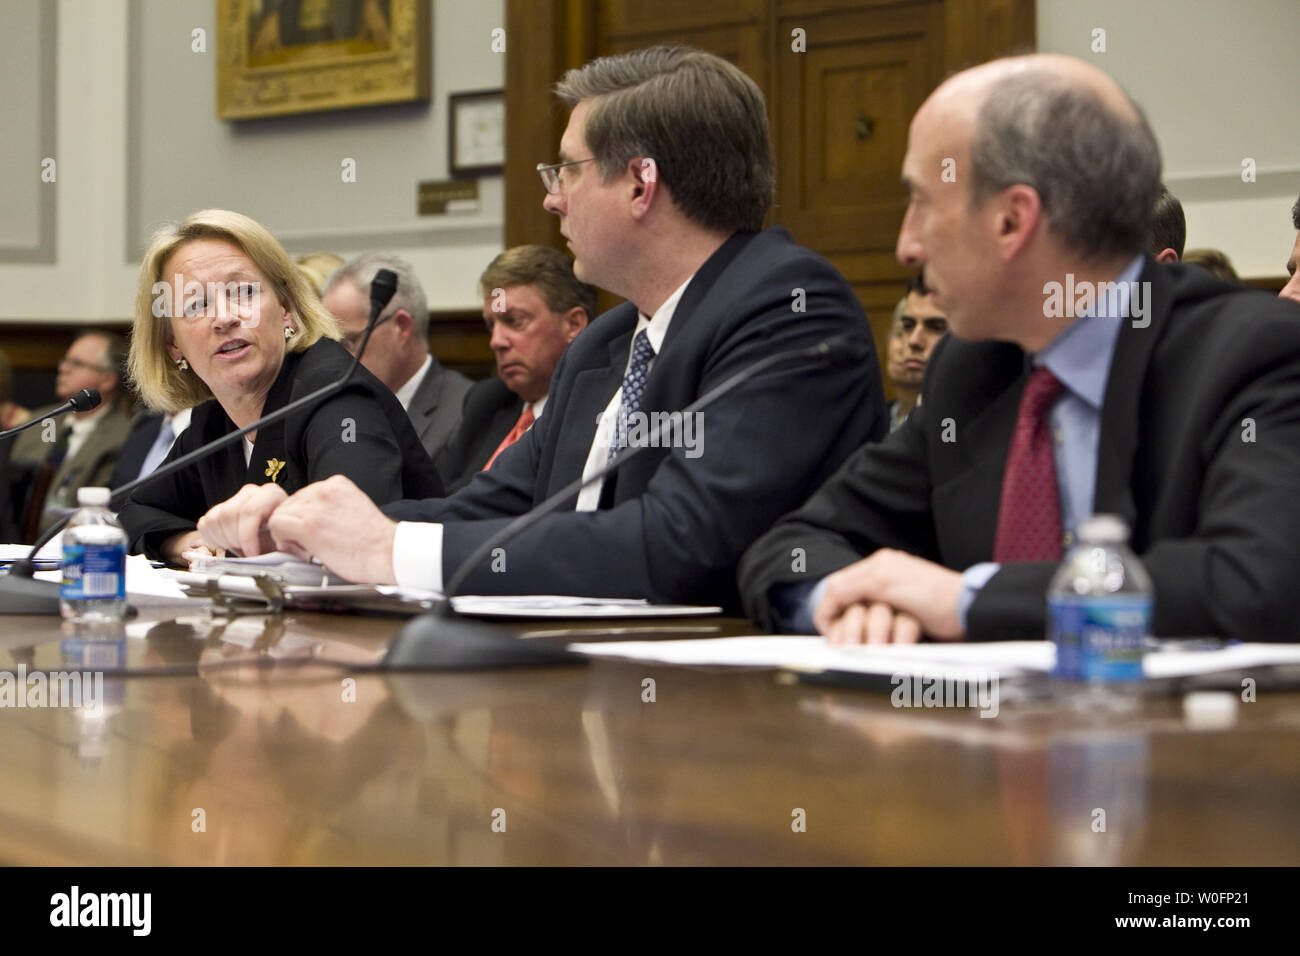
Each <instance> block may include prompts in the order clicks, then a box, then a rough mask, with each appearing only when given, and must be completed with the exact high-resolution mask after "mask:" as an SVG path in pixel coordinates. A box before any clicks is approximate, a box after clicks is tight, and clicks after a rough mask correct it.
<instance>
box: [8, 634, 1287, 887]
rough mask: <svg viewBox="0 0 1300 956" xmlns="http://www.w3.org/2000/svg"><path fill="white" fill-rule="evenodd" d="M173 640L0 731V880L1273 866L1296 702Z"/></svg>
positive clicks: (55, 653)
mask: <svg viewBox="0 0 1300 956" xmlns="http://www.w3.org/2000/svg"><path fill="white" fill-rule="evenodd" d="M173 618H176V612H167V613H162V612H145V614H143V615H142V616H141V618H140V619H138V620H136V621H134V622H132V623H130V624H129V625H128V630H127V636H126V637H125V638H124V640H123V644H124V646H125V649H126V653H127V659H128V661H129V662H130V663H131V664H132V665H135V666H140V667H161V666H165V667H169V668H170V669H171V671H172V672H174V673H173V674H169V675H167V676H157V675H149V676H132V677H126V678H106V679H105V684H104V697H105V699H106V700H107V702H108V703H107V706H106V708H105V711H104V713H103V715H102V716H100V717H94V716H88V715H86V714H85V713H83V712H81V711H79V710H77V709H73V708H16V707H5V708H0V753H3V755H4V773H3V774H2V775H0V863H7V864H76V865H82V864H125V865H132V864H197V865H209V864H218V865H220V864H252V865H260V864H670V865H671V864H768V863H780V864H904V865H912V864H921V865H967V864H1086V865H1091V864H1148V865H1204V864H1216V865H1227V864H1245V865H1252V864H1292V865H1294V864H1296V863H1300V824H1298V822H1297V821H1298V819H1300V810H1298V809H1297V808H1300V694H1298V693H1295V692H1270V691H1267V690H1261V691H1260V693H1259V695H1258V700H1257V701H1255V702H1253V703H1243V704H1241V705H1239V707H1238V716H1237V720H1236V723H1235V725H1234V726H1232V727H1229V728H1226V729H1215V730H1198V729H1194V728H1192V727H1189V726H1188V725H1187V724H1186V723H1185V722H1184V718H1183V712H1182V705H1181V701H1180V700H1179V699H1178V698H1176V697H1166V698H1157V699H1151V700H1147V701H1145V702H1144V703H1143V704H1142V707H1141V709H1140V710H1139V711H1138V712H1136V713H1132V714H1129V715H1127V716H1123V715H1111V716H1099V715H1096V714H1092V713H1086V712H1075V711H1073V710H1068V709H1066V708H1063V707H1061V706H1059V705H1053V704H1051V703H1036V704H1035V703H1024V704H1018V705H1017V704H1011V703H1004V704H1003V705H1002V707H1001V710H1000V712H999V714H998V715H997V717H995V718H992V719H987V718H981V717H979V716H978V715H977V713H976V711H974V710H970V709H965V710H958V709H946V710H936V709H930V710H923V709H895V708H894V707H892V706H891V704H890V698H889V695H888V694H880V693H868V692H862V691H851V690H839V689H835V690H831V689H825V688H821V687H815V686H810V685H807V684H800V683H794V682H791V681H790V680H789V679H788V677H787V678H785V679H783V678H782V675H780V674H779V673H778V672H775V671H772V670H753V671H743V672H741V671H734V670H727V671H724V670H721V669H687V668H676V667H669V666H664V665H649V664H642V663H632V662H617V661H595V662H593V663H591V664H589V665H587V666H560V667H547V668H540V669H528V670H496V671H476V672H458V673H423V674H419V673H407V674H390V675H384V674H379V673H374V672H369V673H366V672H364V671H362V670H361V669H360V668H357V667H355V666H354V665H356V664H359V663H362V662H366V661H371V662H373V661H375V660H377V659H378V657H379V656H380V655H381V654H382V651H383V649H384V646H385V643H386V641H387V640H388V638H389V636H390V635H391V634H392V633H393V632H394V631H395V630H396V629H397V628H399V627H400V626H401V625H402V624H403V621H402V620H401V619H398V618H384V617H363V616H346V615H318V614H303V613H287V614H285V615H283V616H275V617H273V616H265V615H260V616H248V617H240V618H235V619H234V620H232V621H225V622H223V621H220V620H212V619H209V618H208V617H207V616H206V615H205V614H203V613H202V612H201V611H199V610H196V611H194V612H192V613H189V612H181V616H180V617H179V618H178V619H175V620H173ZM61 628H62V624H61V622H60V621H58V620H57V619H55V618H35V617H17V616H11V617H0V671H8V672H11V673H16V672H17V669H18V668H19V666H20V665H22V666H23V667H24V668H26V669H27V670H29V671H30V670H32V669H42V668H44V669H48V670H57V669H59V668H60V666H61V661H62V660H63V657H64V655H67V654H73V653H77V650H76V649H77V648H78V647H79V645H78V644H77V643H76V639H77V635H76V634H74V633H72V632H71V631H70V630H69V631H67V632H65V631H64V630H62V629H61ZM513 630H515V631H516V632H522V633H526V634H528V635H530V636H531V637H534V638H535V639H538V640H542V641H547V642H552V643H560V644H562V643H565V642H566V641H568V640H571V639H573V636H574V633H575V632H578V633H584V634H586V635H587V637H589V638H592V639H602V638H603V639H613V638H618V639H632V638H641V637H664V636H691V635H698V636H716V635H718V634H733V633H749V632H751V631H750V626H749V625H747V624H745V623H744V622H741V621H729V620H722V619H695V620H676V621H671V622H648V621H643V622H630V623H628V622H623V623H619V624H618V625H616V626H600V625H595V626H593V625H590V624H585V625H584V624H576V623H575V624H569V625H566V624H563V623H560V624H553V623H548V624H543V625H528V626H518V625H516V626H514V628H513ZM308 655H310V656H311V657H312V658H313V659H314V660H315V661H317V663H311V664H304V663H302V662H303V660H304V659H305V657H306V656H308ZM268 661H278V662H279V663H278V664H276V665H275V666H265V665H266V663H267V662H268ZM195 662H197V667H195V666H194V664H195ZM259 662H260V665H261V666H259ZM646 678H651V679H653V682H654V683H653V685H648V684H647V683H646V682H645V679H646ZM650 686H652V687H653V697H654V699H653V700H652V701H651V700H647V699H646V698H647V697H649V696H650V693H649V691H648V689H647V688H648V687H650ZM1099 811H1100V813H1099Z"/></svg>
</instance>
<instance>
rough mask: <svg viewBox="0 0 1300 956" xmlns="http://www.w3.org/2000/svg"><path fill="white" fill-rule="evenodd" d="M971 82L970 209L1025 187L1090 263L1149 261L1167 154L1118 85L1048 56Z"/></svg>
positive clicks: (1013, 61) (977, 75)
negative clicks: (1141, 255)
mask: <svg viewBox="0 0 1300 956" xmlns="http://www.w3.org/2000/svg"><path fill="white" fill-rule="evenodd" d="M967 72H968V73H970V74H973V76H972V77H971V78H970V79H969V80H968V81H967V82H966V83H965V84H963V86H966V87H967V88H968V89H969V90H970V91H971V95H973V96H978V111H977V112H976V113H975V119H974V132H973V137H972V140H971V146H970V162H971V187H972V199H973V201H975V202H976V203H978V202H980V201H982V200H983V199H985V198H987V197H988V196H991V195H993V194H995V193H998V192H1001V191H1002V190H1004V189H1006V188H1007V187H1009V186H1013V185H1016V184H1018V183H1023V184H1025V185H1028V186H1032V187H1033V188H1034V190H1035V191H1036V192H1037V193H1038V195H1039V196H1040V197H1041V199H1042V203H1043V210H1044V212H1045V214H1046V216H1047V221H1048V223H1049V224H1050V226H1051V228H1052V230H1053V231H1054V232H1055V233H1056V235H1057V236H1059V237H1060V239H1061V240H1062V241H1063V242H1064V243H1065V244H1066V245H1067V246H1069V247H1070V248H1071V249H1073V250H1074V251H1075V252H1078V253H1080V254H1081V255H1083V257H1084V258H1086V259H1104V258H1109V257H1113V256H1119V255H1125V256H1131V255H1136V254H1137V253H1138V252H1140V251H1142V250H1143V249H1144V248H1145V246H1146V240H1147V237H1148V235H1149V234H1150V231H1151V216H1152V210H1153V209H1154V207H1155V200H1156V197H1157V195H1158V194H1159V192H1160V147H1159V145H1158V144H1157V143H1156V138H1155V135H1154V134H1153V133H1152V131H1151V127H1150V126H1149V125H1148V123H1147V121H1146V117H1145V116H1143V115H1142V112H1141V110H1139V109H1138V108H1137V106H1135V105H1134V104H1133V102H1132V101H1131V100H1130V99H1129V98H1128V96H1127V95H1126V94H1125V93H1124V91H1123V90H1121V89H1120V87H1119V86H1118V84H1116V83H1115V81H1114V80H1112V79H1111V78H1110V77H1109V76H1107V75H1106V74H1105V73H1103V72H1102V71H1101V70H1099V69H1097V68H1096V67H1093V66H1090V65H1089V64H1087V63H1084V62H1082V61H1081V60H1076V59H1073V58H1072V57H1066V56H1058V55H1051V54H1039V55H1034V56H1025V57H1012V58H1009V59H1006V60H998V61H994V62H993V63H989V64H985V65H984V66H981V67H976V68H975V69H973V70H970V71H967ZM960 76H961V74H959V76H958V77H954V80H956V79H958V78H959V77H960ZM959 89H960V87H959Z"/></svg>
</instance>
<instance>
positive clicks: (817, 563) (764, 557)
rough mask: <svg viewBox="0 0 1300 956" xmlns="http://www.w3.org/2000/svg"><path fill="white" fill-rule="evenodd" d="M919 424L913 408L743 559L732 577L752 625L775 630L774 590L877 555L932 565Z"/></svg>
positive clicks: (921, 414) (921, 412) (921, 409)
mask: <svg viewBox="0 0 1300 956" xmlns="http://www.w3.org/2000/svg"><path fill="white" fill-rule="evenodd" d="M925 418H926V412H925V406H924V405H921V406H918V407H917V408H915V409H913V411H912V414H911V415H909V416H908V419H907V421H906V422H904V423H903V424H902V425H901V426H900V427H899V428H897V429H896V430H894V431H893V432H891V433H890V434H889V436H888V437H887V438H885V440H884V441H882V442H880V443H879V444H873V445H865V446H863V447H862V448H860V449H858V451H856V452H855V453H854V454H853V455H852V456H850V457H849V459H848V461H846V462H845V463H844V464H843V465H842V466H841V467H840V469H839V471H837V472H836V473H835V474H834V475H833V476H832V477H831V479H830V480H829V481H827V482H826V483H825V484H824V485H822V487H821V488H819V489H818V490H817V491H816V492H815V493H814V494H813V495H812V497H811V498H809V499H808V500H807V502H806V503H805V504H804V505H803V506H802V507H800V508H799V509H797V510H796V511H793V512H791V513H790V514H788V515H786V516H785V517H783V518H781V520H779V521H778V522H777V523H776V524H775V526H773V528H772V529H771V530H770V531H768V532H767V533H766V534H765V535H763V536H762V537H761V538H759V539H758V540H757V541H755V542H754V544H753V545H752V546H751V547H750V548H749V550H748V551H746V552H745V555H744V557H743V558H742V560H741V562H740V568H739V572H738V577H739V581H740V594H741V598H742V600H743V602H744V608H745V613H746V614H748V615H749V617H750V618H751V619H752V620H754V621H756V622H758V623H759V624H761V625H763V626H764V627H766V628H768V629H769V630H776V629H777V627H778V618H777V615H776V613H775V609H774V608H773V606H772V602H771V589H772V588H773V587H776V586H778V585H786V584H800V583H804V582H815V581H818V580H820V579H821V578H823V577H825V576H826V575H828V574H830V573H832V572H834V571H838V570H839V569H840V568H843V567H847V566H848V565H850V564H852V563H853V562H855V561H857V560H859V559H861V558H862V557H864V556H866V555H869V554H871V553H872V552H873V551H876V550H878V549H879V548H886V547H888V548H899V549H902V550H906V551H910V552H912V553H913V554H918V555H920V556H922V557H926V558H929V559H930V560H937V554H938V546H937V544H936V543H935V534H934V526H933V522H932V521H931V517H930V494H929V486H930V477H929V469H928V467H927V463H926V443H925Z"/></svg>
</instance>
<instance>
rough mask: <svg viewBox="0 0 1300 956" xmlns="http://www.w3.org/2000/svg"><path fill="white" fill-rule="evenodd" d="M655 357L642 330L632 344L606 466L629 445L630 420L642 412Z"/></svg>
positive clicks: (648, 337) (647, 337) (648, 339)
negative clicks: (648, 374) (646, 385)
mask: <svg viewBox="0 0 1300 956" xmlns="http://www.w3.org/2000/svg"><path fill="white" fill-rule="evenodd" d="M654 357H655V350H654V346H652V345H651V344H650V336H648V335H646V330H645V329H642V330H641V331H640V332H638V333H637V334H636V339H635V340H634V341H633V342H632V361H631V362H630V363H629V364H628V367H627V372H626V373H624V375H623V398H622V400H621V401H620V402H619V404H618V420H617V421H616V422H615V423H614V440H613V441H611V442H610V444H609V455H608V456H607V457H606V458H605V464H607V465H608V464H609V463H610V462H611V461H613V460H614V456H615V455H617V454H618V453H619V452H620V451H622V450H623V448H624V447H626V445H627V429H628V419H629V418H630V417H631V415H632V413H633V412H638V411H640V410H641V396H642V395H643V394H644V393H645V378H646V374H647V373H648V372H649V371H650V360H651V359H652V358H654Z"/></svg>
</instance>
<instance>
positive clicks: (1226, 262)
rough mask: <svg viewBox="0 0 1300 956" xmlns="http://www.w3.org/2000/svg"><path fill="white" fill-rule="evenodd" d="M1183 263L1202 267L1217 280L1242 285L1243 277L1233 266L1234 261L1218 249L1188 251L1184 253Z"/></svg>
mask: <svg viewBox="0 0 1300 956" xmlns="http://www.w3.org/2000/svg"><path fill="white" fill-rule="evenodd" d="M1182 261H1183V262H1186V263H1188V264H1189V265H1194V266H1200V267H1201V268H1202V269H1204V270H1205V271H1206V272H1208V273H1209V274H1210V275H1212V276H1214V277H1215V278H1216V279H1222V280H1223V281H1224V282H1231V283H1233V284H1235V285H1241V284H1242V281H1241V276H1239V275H1237V270H1236V269H1234V268H1233V266H1232V260H1231V259H1229V258H1228V256H1227V254H1226V253H1224V252H1220V251H1219V250H1218V249H1188V250H1187V251H1186V252H1185V253H1183V257H1182Z"/></svg>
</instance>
